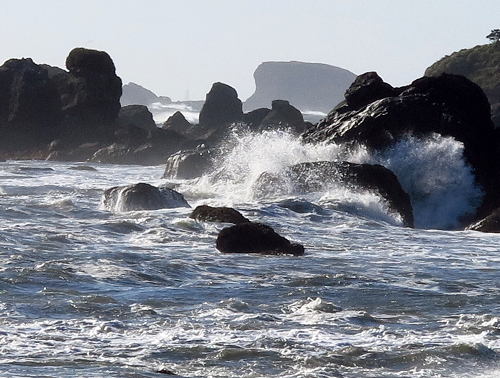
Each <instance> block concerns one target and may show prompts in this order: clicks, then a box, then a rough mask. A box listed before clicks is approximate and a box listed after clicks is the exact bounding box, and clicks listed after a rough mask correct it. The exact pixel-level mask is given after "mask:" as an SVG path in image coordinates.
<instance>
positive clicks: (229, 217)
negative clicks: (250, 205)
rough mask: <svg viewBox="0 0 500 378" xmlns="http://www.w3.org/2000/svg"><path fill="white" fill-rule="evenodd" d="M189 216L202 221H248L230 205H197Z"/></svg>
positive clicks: (236, 222)
mask: <svg viewBox="0 0 500 378" xmlns="http://www.w3.org/2000/svg"><path fill="white" fill-rule="evenodd" d="M189 217H190V218H192V219H196V220H198V221H204V222H221V223H234V224H240V223H248V222H250V221H249V220H248V219H247V218H245V217H244V216H243V215H242V214H241V213H240V212H239V211H238V210H235V209H233V208H231V207H212V206H208V205H201V206H197V207H196V208H195V209H194V210H193V212H192V213H191V215H190V216H189Z"/></svg>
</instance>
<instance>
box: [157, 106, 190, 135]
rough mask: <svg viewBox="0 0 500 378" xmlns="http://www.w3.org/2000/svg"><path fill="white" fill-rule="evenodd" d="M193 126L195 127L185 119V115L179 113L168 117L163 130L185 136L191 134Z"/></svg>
mask: <svg viewBox="0 0 500 378" xmlns="http://www.w3.org/2000/svg"><path fill="white" fill-rule="evenodd" d="M192 126H193V125H192V124H191V123H190V122H189V121H188V120H187V119H186V117H184V114H182V113H181V112H179V111H177V112H175V113H174V114H172V115H171V116H170V117H168V119H167V120H166V121H165V122H164V123H163V126H162V128H163V129H165V130H173V131H175V132H177V133H180V134H184V133H189V131H190V129H191V127H192Z"/></svg>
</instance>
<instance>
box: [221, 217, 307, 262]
mask: <svg viewBox="0 0 500 378" xmlns="http://www.w3.org/2000/svg"><path fill="white" fill-rule="evenodd" d="M216 248H217V249H218V250H219V251H221V252H224V253H262V254H270V255H280V254H288V255H294V256H301V255H303V254H304V246H302V245H301V244H295V243H291V242H290V241H289V240H287V239H285V238H284V237H283V236H281V235H279V234H277V233H276V232H275V231H274V230H273V229H272V228H271V227H269V226H266V225H265V224H262V223H252V222H247V223H241V224H237V225H235V226H231V227H228V228H224V229H223V230H222V231H221V232H220V233H219V235H218V236H217V240H216Z"/></svg>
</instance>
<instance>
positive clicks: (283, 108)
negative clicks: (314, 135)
mask: <svg viewBox="0 0 500 378" xmlns="http://www.w3.org/2000/svg"><path fill="white" fill-rule="evenodd" d="M243 122H244V123H246V124H247V125H248V126H249V128H250V130H252V131H254V132H262V131H266V130H290V131H291V132H293V133H294V134H296V135H300V134H302V133H303V132H304V131H305V130H306V124H305V122H304V117H303V116H302V113H301V112H300V111H299V110H298V109H297V108H295V107H294V106H292V105H290V103H289V102H288V101H286V100H274V101H273V102H272V104H271V109H266V108H260V109H256V110H254V111H252V112H250V113H248V114H245V115H244V116H243Z"/></svg>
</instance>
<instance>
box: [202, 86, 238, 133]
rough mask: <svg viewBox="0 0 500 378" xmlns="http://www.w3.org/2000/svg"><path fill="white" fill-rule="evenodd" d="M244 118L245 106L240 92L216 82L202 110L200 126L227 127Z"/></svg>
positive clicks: (209, 127) (208, 127)
mask: <svg viewBox="0 0 500 378" xmlns="http://www.w3.org/2000/svg"><path fill="white" fill-rule="evenodd" d="M242 118H243V106H242V103H241V100H240V99H239V98H238V93H237V92H236V90H235V89H234V88H232V87H230V86H229V85H227V84H224V83H214V84H213V85H212V88H211V89H210V92H208V94H207V96H206V100H205V103H204V104H203V108H202V109H201V111H200V117H199V122H200V126H202V127H204V128H207V129H218V128H225V127H227V126H228V125H231V124H232V123H235V122H240V121H241V120H242Z"/></svg>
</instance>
